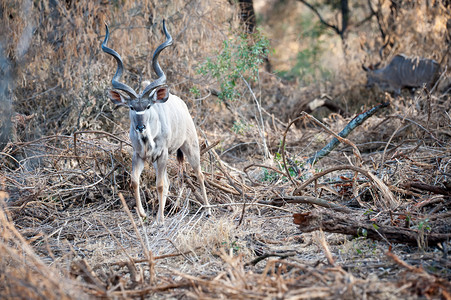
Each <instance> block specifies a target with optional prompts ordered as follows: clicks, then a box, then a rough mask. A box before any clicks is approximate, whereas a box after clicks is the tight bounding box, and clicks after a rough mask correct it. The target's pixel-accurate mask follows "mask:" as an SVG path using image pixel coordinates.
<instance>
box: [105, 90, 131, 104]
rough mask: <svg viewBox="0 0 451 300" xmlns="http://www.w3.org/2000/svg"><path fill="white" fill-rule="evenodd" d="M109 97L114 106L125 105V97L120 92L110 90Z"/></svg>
mask: <svg viewBox="0 0 451 300" xmlns="http://www.w3.org/2000/svg"><path fill="white" fill-rule="evenodd" d="M109 97H110V100H111V101H112V102H113V103H114V104H115V105H116V106H127V99H126V98H125V97H124V96H122V95H121V93H119V92H116V91H113V90H110V91H109Z"/></svg>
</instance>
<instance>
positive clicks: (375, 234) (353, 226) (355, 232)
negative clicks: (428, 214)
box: [293, 209, 451, 245]
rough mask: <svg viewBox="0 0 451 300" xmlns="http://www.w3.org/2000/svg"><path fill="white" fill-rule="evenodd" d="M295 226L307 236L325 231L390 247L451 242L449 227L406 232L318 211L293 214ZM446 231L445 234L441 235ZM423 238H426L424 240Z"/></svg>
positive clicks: (358, 215) (349, 215)
mask: <svg viewBox="0 0 451 300" xmlns="http://www.w3.org/2000/svg"><path fill="white" fill-rule="evenodd" d="M293 218H294V221H293V222H294V224H297V225H299V227H300V229H301V230H302V231H303V232H312V231H316V230H320V229H321V230H323V231H327V232H333V233H342V234H347V235H352V236H364V237H367V238H370V239H373V240H379V241H380V240H384V241H388V242H389V243H403V244H410V245H418V241H419V240H420V238H421V239H422V240H424V241H426V242H427V243H428V244H429V245H435V244H438V243H441V242H444V241H447V240H449V239H450V238H451V233H449V232H448V231H446V228H445V227H440V226H434V225H432V224H430V227H431V228H434V230H435V231H436V232H431V233H422V232H421V231H420V230H417V229H412V228H402V227H396V226H390V225H380V224H376V222H375V221H371V220H363V218H365V216H363V214H362V213H361V212H360V213H346V214H345V213H341V212H336V211H329V210H326V209H321V210H320V209H316V210H313V211H310V212H308V213H296V214H293ZM442 228H443V232H437V231H440V230H441V229H442ZM421 235H424V236H423V237H422V236H421Z"/></svg>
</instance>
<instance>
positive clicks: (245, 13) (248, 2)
mask: <svg viewBox="0 0 451 300" xmlns="http://www.w3.org/2000/svg"><path fill="white" fill-rule="evenodd" d="M238 3H239V6H240V18H241V22H242V23H243V24H245V25H246V31H247V32H248V33H252V32H254V29H255V26H256V19H255V11H254V3H253V0H239V1H238Z"/></svg>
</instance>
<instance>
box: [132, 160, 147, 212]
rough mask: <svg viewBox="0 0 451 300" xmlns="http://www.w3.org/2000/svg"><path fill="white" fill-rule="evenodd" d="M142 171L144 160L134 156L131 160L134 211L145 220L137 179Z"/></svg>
mask: <svg viewBox="0 0 451 300" xmlns="http://www.w3.org/2000/svg"><path fill="white" fill-rule="evenodd" d="M143 169H144V160H143V159H141V158H140V157H139V156H138V155H136V154H134V155H133V159H132V178H131V179H132V188H133V194H134V196H135V201H136V210H137V211H138V214H139V215H140V216H141V217H143V218H145V217H146V213H145V211H144V208H143V206H142V203H141V195H140V193H139V179H140V177H141V173H142V171H143Z"/></svg>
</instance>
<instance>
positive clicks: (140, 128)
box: [136, 125, 146, 132]
mask: <svg viewBox="0 0 451 300" xmlns="http://www.w3.org/2000/svg"><path fill="white" fill-rule="evenodd" d="M145 129H146V125H137V126H136V131H138V132H143V131H144V130H145Z"/></svg>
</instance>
